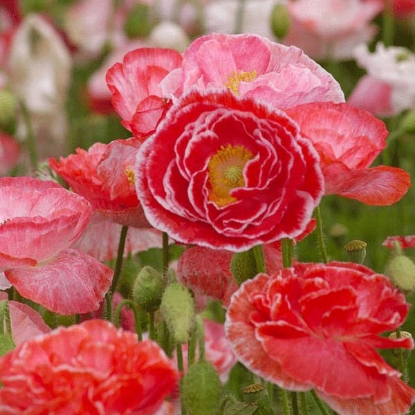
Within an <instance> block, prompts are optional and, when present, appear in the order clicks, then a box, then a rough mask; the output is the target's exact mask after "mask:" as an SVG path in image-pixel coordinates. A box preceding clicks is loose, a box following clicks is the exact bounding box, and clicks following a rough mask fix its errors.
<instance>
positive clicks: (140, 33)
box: [124, 4, 152, 38]
mask: <svg viewBox="0 0 415 415" xmlns="http://www.w3.org/2000/svg"><path fill="white" fill-rule="evenodd" d="M149 11H150V9H149V6H148V5H147V4H137V5H136V6H135V7H134V8H133V9H132V10H131V11H130V12H129V13H128V15H127V18H126V19H125V22H124V32H125V34H126V35H127V36H128V37H129V38H135V37H146V36H148V35H149V33H150V32H151V29H152V24H151V21H150V18H149V17H150V16H149V15H150V13H149Z"/></svg>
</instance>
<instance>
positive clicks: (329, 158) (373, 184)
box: [286, 102, 411, 206]
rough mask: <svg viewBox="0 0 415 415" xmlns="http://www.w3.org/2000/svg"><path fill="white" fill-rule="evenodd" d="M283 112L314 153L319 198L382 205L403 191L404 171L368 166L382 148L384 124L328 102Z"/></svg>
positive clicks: (407, 183)
mask: <svg viewBox="0 0 415 415" xmlns="http://www.w3.org/2000/svg"><path fill="white" fill-rule="evenodd" d="M286 112H287V114H288V115H289V116H290V117H291V118H292V119H293V120H294V121H296V122H297V123H298V125H299V127H300V129H301V133H302V134H303V135H304V136H305V137H308V138H309V139H310V140H311V141H312V143H313V145H314V148H315V149H316V150H317V152H318V153H319V155H320V164H321V167H322V171H323V175H324V179H325V194H337V195H340V196H343V197H348V198H351V199H356V200H359V201H361V202H363V203H366V204H368V205H375V206H386V205H391V204H393V203H395V202H397V201H398V200H400V199H401V198H402V197H403V196H404V195H405V194H406V192H407V191H408V189H409V187H410V185H411V181H410V176H409V174H408V173H407V172H405V171H404V170H402V169H400V168H397V167H390V166H376V167H372V168H369V166H370V165H371V164H372V163H373V162H374V160H375V158H376V157H377V156H378V155H379V154H380V152H381V151H382V150H383V149H384V148H385V147H386V137H387V136H388V131H387V129H386V126H385V124H384V123H383V122H382V121H380V120H379V119H377V118H376V117H374V116H373V115H372V114H370V113H368V112H366V111H363V110H359V109H357V108H354V107H352V106H350V105H348V104H345V103H340V104H334V103H331V102H322V103H311V104H304V105H299V106H297V107H294V108H290V109H288V110H286Z"/></svg>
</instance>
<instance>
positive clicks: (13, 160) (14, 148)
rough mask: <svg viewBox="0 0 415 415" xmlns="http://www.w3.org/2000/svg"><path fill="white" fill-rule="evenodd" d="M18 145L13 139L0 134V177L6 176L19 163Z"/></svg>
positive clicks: (19, 151) (19, 149)
mask: <svg viewBox="0 0 415 415" xmlns="http://www.w3.org/2000/svg"><path fill="white" fill-rule="evenodd" d="M20 153H21V148H20V145H19V144H18V143H17V141H16V140H14V139H13V137H11V136H9V135H8V134H5V133H2V132H0V175H2V176H3V175H5V174H7V173H8V172H9V171H10V170H11V169H12V168H13V167H14V166H15V165H16V164H17V162H18V161H19V158H20Z"/></svg>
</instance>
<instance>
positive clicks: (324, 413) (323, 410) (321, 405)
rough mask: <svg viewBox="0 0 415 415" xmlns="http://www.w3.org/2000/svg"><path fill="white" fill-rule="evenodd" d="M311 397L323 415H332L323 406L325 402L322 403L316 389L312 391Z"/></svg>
mask: <svg viewBox="0 0 415 415" xmlns="http://www.w3.org/2000/svg"><path fill="white" fill-rule="evenodd" d="M311 395H312V396H313V398H314V400H315V402H316V404H317V406H318V407H319V409H320V411H321V413H322V414H323V415H330V412H329V411H328V410H327V409H326V407H325V406H324V405H323V402H321V400H320V398H319V397H318V396H317V394H316V392H315V390H314V389H312V390H311Z"/></svg>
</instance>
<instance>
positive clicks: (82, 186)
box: [49, 138, 149, 228]
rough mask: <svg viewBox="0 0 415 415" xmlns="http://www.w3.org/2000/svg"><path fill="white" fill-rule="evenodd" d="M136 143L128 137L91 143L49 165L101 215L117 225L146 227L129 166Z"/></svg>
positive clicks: (131, 165) (136, 147) (132, 163)
mask: <svg viewBox="0 0 415 415" xmlns="http://www.w3.org/2000/svg"><path fill="white" fill-rule="evenodd" d="M139 147H140V143H139V142H138V141H137V140H136V139H135V138H131V139H128V140H115V141H112V142H111V143H110V144H108V145H107V144H102V143H95V144H93V145H92V146H91V147H90V149H89V150H88V151H85V150H83V149H80V148H78V149H77V150H76V154H71V155H70V156H68V157H66V158H64V157H60V159H59V161H57V160H55V159H53V158H50V159H49V165H50V167H51V168H52V169H53V170H54V171H56V173H58V174H59V175H60V176H61V177H62V178H63V179H64V180H65V181H66V182H67V183H68V184H69V186H70V187H71V189H72V190H73V191H74V192H76V193H78V194H80V195H81V196H83V197H85V199H87V200H88V201H89V202H90V203H91V205H92V207H93V208H94V209H95V210H97V211H98V212H99V213H100V214H101V215H103V216H106V217H108V218H110V219H111V220H113V221H114V222H117V223H120V224H121V225H127V226H133V227H137V228H140V227H149V224H148V222H147V220H146V219H145V217H144V213H143V210H142V208H141V206H140V203H139V201H138V199H137V194H136V192H135V187H134V174H133V165H134V161H135V155H136V153H137V151H138V148H139Z"/></svg>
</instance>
